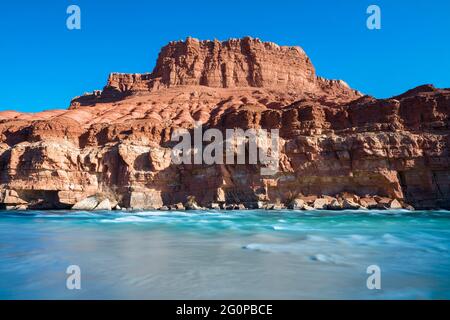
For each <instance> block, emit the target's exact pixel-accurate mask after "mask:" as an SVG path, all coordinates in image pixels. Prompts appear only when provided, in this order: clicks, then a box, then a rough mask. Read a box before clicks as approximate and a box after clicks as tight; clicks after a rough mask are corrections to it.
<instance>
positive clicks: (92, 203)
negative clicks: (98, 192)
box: [72, 196, 99, 211]
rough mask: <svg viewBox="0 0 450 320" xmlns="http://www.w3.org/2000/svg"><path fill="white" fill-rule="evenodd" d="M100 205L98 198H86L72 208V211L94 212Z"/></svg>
mask: <svg viewBox="0 0 450 320" xmlns="http://www.w3.org/2000/svg"><path fill="white" fill-rule="evenodd" d="M98 204H99V202H98V199H97V197H95V196H92V197H88V198H85V199H83V200H81V201H79V202H77V203H75V204H74V205H73V207H72V210H88V211H89V210H94V209H95V207H97V206H98Z"/></svg>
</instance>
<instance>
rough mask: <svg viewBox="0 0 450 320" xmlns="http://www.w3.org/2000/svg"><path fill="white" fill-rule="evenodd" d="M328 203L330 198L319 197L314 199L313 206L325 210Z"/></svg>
mask: <svg viewBox="0 0 450 320" xmlns="http://www.w3.org/2000/svg"><path fill="white" fill-rule="evenodd" d="M327 205H328V200H327V199H323V198H318V199H316V200H314V203H313V207H314V209H318V210H325V209H326V208H327Z"/></svg>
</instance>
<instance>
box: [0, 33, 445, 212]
mask: <svg viewBox="0 0 450 320" xmlns="http://www.w3.org/2000/svg"><path fill="white" fill-rule="evenodd" d="M49 94H51V93H50V91H49ZM449 113H450V90H448V89H436V88H434V87H433V86H431V85H426V86H421V87H418V88H415V89H412V90H410V91H408V92H406V93H404V94H402V95H400V96H397V97H393V98H391V99H382V100H380V99H375V98H373V97H369V96H363V95H362V94H361V93H359V92H358V91H356V90H353V89H351V88H350V87H349V86H348V85H347V84H346V83H345V82H343V81H341V80H327V79H324V78H321V77H318V76H317V75H316V73H315V70H314V67H313V65H312V63H311V61H310V59H309V58H308V57H307V55H306V54H305V52H304V51H303V50H302V49H301V48H299V47H282V46H278V45H276V44H273V43H267V42H262V41H260V40H258V39H252V38H243V39H231V40H228V41H224V42H219V41H199V40H196V39H192V38H188V39H187V40H186V41H178V42H171V43H169V44H168V45H167V46H165V47H164V48H162V50H161V52H160V54H159V57H158V60H157V63H156V66H155V68H154V70H153V72H151V73H145V74H117V73H113V74H111V75H110V76H109V78H108V82H107V84H106V86H105V88H104V89H103V90H101V91H94V92H93V93H91V94H86V95H84V96H80V97H77V98H75V99H73V100H72V102H71V104H70V107H69V108H68V109H67V110H51V111H44V112H40V113H36V114H26V113H19V112H14V111H4V112H0V168H1V171H0V172H1V173H0V191H1V192H0V204H1V205H2V206H3V207H7V208H24V207H28V208H70V207H71V206H72V205H74V204H75V203H78V202H80V201H81V200H83V199H86V198H88V197H90V196H94V195H96V196H97V197H98V199H97V200H98V202H101V201H102V199H105V198H108V199H109V200H110V203H112V204H115V203H118V204H119V206H120V207H125V208H128V207H132V208H135V209H146V208H159V207H161V206H164V205H166V206H170V205H174V204H177V203H180V202H181V203H185V202H186V201H187V198H188V197H189V196H194V197H195V199H196V201H197V202H198V203H199V204H200V205H204V206H206V205H208V204H210V203H223V202H225V203H229V204H238V203H244V204H246V205H248V206H252V205H256V204H258V203H260V202H266V203H284V204H286V205H287V204H288V202H290V201H292V200H293V199H295V198H299V197H305V201H307V199H306V198H308V196H309V197H322V198H324V197H323V196H330V197H334V198H335V199H336V200H337V201H338V202H339V201H340V198H342V199H343V200H345V201H346V202H345V204H346V205H349V203H350V205H352V203H353V202H352V201H355V202H357V201H359V200H358V199H365V200H364V201H365V202H371V199H381V200H377V201H378V202H382V201H385V200H382V199H385V198H389V199H398V200H399V203H409V204H412V205H413V206H415V207H416V208H437V207H443V208H449V207H450V200H449V199H450V160H449V159H450V158H449V142H450V141H449V124H448V116H449ZM195 122H200V123H202V124H203V127H204V128H217V129H220V130H222V131H223V132H224V131H225V129H227V128H241V129H244V130H245V129H248V128H263V129H268V130H270V129H278V130H279V133H280V141H279V145H280V157H279V170H278V173H276V174H275V175H272V176H263V175H261V171H260V166H259V165H250V164H246V165H233V164H213V165H201V164H197V165H194V164H191V165H188V164H182V165H175V164H174V163H173V162H172V161H171V157H170V153H171V148H172V147H173V146H174V142H172V141H171V135H172V133H173V132H174V130H175V129H178V128H187V129H192V128H193V126H194V123H195ZM205 144H206V143H205ZM348 195H351V196H352V197H354V198H352V199H354V200H349V199H346V197H347V196H348ZM344 198H345V199H344ZM89 199H90V200H92V198H89ZM308 199H309V198H308ZM310 199H314V198H310ZM312 201H315V200H312ZM319 202H320V201H319ZM329 202H330V203H331V202H332V200H330V201H329ZM338 202H333V203H334V204H333V205H337V203H338ZM305 203H306V202H305ZM375 204H376V203H375ZM310 205H311V206H313V202H311V203H310ZM340 205H342V203H341V204H340Z"/></svg>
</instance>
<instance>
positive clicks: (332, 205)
mask: <svg viewBox="0 0 450 320" xmlns="http://www.w3.org/2000/svg"><path fill="white" fill-rule="evenodd" d="M327 209H328V210H342V209H343V206H342V203H341V202H339V200H337V199H334V200H332V201H331V202H330V203H329V204H328V205H327Z"/></svg>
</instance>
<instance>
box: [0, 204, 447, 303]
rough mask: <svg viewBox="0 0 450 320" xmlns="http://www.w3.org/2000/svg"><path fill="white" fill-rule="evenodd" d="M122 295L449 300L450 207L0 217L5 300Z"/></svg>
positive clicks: (1, 295) (0, 293)
mask: <svg viewBox="0 0 450 320" xmlns="http://www.w3.org/2000/svg"><path fill="white" fill-rule="evenodd" d="M70 265H76V266H79V268H80V278H79V279H80V283H81V289H80V290H77V289H75V290H69V289H68V288H67V286H66V280H67V278H68V277H69V275H68V274H67V273H66V271H67V268H68V266H70ZM371 265H376V266H378V267H379V268H380V280H381V289H380V290H377V289H374V290H369V289H368V287H367V284H366V282H367V278H368V277H369V276H370V274H368V273H367V267H369V266H371ZM116 298H118V299H318V298H323V299H449V298H450V212H448V211H416V212H406V211H367V212H361V211H359V212H358V211H340V212H330V211H314V212H312V211H298V212H295V211H252V210H247V211H183V212H174V211H169V212H163V211H143V212H117V211H113V212H95V213H89V212H73V211H72V212H71V211H24V212H11V211H0V299H116Z"/></svg>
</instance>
